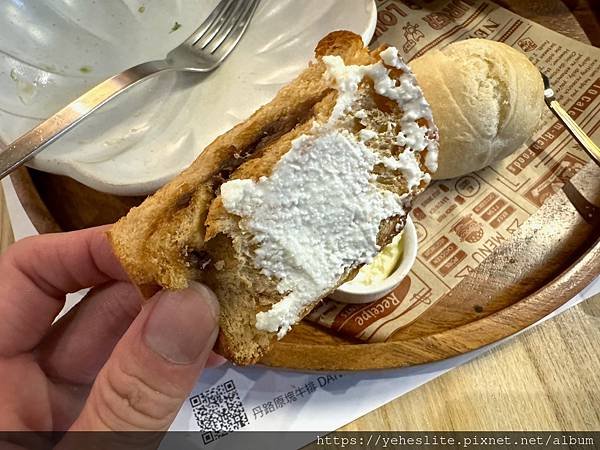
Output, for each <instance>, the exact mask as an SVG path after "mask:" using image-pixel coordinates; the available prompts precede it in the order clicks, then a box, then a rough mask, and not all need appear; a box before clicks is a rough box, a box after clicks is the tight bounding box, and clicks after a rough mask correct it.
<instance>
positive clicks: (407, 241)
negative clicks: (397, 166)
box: [335, 215, 419, 297]
mask: <svg viewBox="0 0 600 450" xmlns="http://www.w3.org/2000/svg"><path fill="white" fill-rule="evenodd" d="M403 233H404V235H403V237H402V243H403V244H404V247H403V253H402V256H401V259H402V260H401V262H400V263H399V264H398V266H397V267H396V268H395V269H394V271H393V272H392V273H391V274H390V275H389V276H388V277H387V278H386V279H385V280H383V281H381V282H380V283H377V284H374V285H371V286H365V285H358V284H357V285H351V284H350V282H348V283H344V284H342V285H341V286H339V287H338V288H337V289H336V290H335V291H336V292H339V293H344V294H352V295H364V296H369V297H370V296H373V295H374V294H379V293H382V294H383V293H385V292H389V291H390V290H392V289H394V288H395V287H396V286H398V285H399V284H400V283H401V282H402V280H404V278H406V276H407V275H408V273H409V272H410V269H411V268H412V267H413V265H414V264H415V261H416V259H417V249H418V246H419V245H418V239H417V230H416V228H415V224H414V222H413V221H412V218H411V217H410V215H408V216H406V224H405V225H404V230H403Z"/></svg>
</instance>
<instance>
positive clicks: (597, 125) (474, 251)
mask: <svg viewBox="0 0 600 450" xmlns="http://www.w3.org/2000/svg"><path fill="white" fill-rule="evenodd" d="M377 5H378V11H379V14H378V22H377V28H376V31H375V36H374V38H373V41H372V44H371V46H372V47H377V46H379V45H380V44H382V43H388V44H390V45H394V46H396V47H397V48H398V49H399V51H400V53H401V55H402V56H403V57H404V58H405V60H407V61H410V60H412V59H414V58H417V57H419V56H421V55H423V54H424V53H425V52H426V51H427V50H430V49H432V48H441V47H444V46H446V45H448V44H450V43H452V42H455V41H458V40H462V39H468V38H485V39H493V40H495V41H500V42H504V43H505V44H508V45H510V46H512V47H514V48H515V49H517V50H519V51H521V52H523V53H524V54H525V55H526V56H527V57H528V58H529V59H530V60H531V61H532V62H533V63H534V64H535V65H536V66H537V67H538V68H539V69H540V70H542V71H543V72H544V73H545V74H546V75H547V76H548V77H549V78H550V80H551V81H552V84H553V87H554V89H555V91H556V95H557V99H558V100H559V102H560V103H561V104H562V105H563V107H564V108H565V109H567V110H568V111H569V114H570V115H571V117H573V118H574V119H575V120H577V122H578V123H579V124H580V125H581V126H582V128H583V129H584V130H585V131H586V132H587V133H588V134H589V135H590V136H591V137H592V139H595V140H596V141H598V140H600V114H599V110H600V49H598V48H594V47H591V46H589V45H585V44H583V43H581V42H578V41H575V40H573V39H570V38H567V37H565V36H563V35H561V34H558V33H555V32H554V31H551V30H549V29H547V28H544V27H542V26H541V25H538V24H536V23H534V22H531V21H529V20H527V19H524V18H523V17H520V16H517V15H516V14H513V13H511V12H510V11H508V10H506V9H504V8H501V7H499V6H498V5H496V4H494V3H492V2H489V1H481V0H470V1H464V0H451V1H448V0H444V1H432V2H416V1H394V0H379V1H377ZM588 161H589V158H588V157H587V156H586V155H585V153H584V152H583V150H581V149H580V148H579V147H578V146H577V144H576V142H575V141H574V140H573V139H572V137H571V135H570V134H569V133H568V132H567V130H566V129H565V128H564V126H563V125H562V124H560V123H559V122H558V120H557V119H556V118H555V117H554V116H553V115H552V113H551V112H550V111H547V112H546V115H545V117H544V121H543V124H542V125H541V126H540V128H539V131H538V132H537V133H536V134H535V136H533V138H532V140H531V142H528V143H527V144H526V145H524V146H523V147H522V148H520V149H519V150H518V151H517V152H515V153H514V154H513V155H511V156H509V157H508V158H506V159H505V160H503V161H500V162H498V163H497V164H495V165H493V166H491V167H487V168H485V169H483V170H481V171H479V172H476V173H472V174H469V175H466V176H463V177H460V178H457V179H452V180H443V181H438V182H435V183H433V184H432V185H431V186H429V187H428V188H427V190H426V191H425V192H424V193H423V194H421V195H420V196H419V197H418V198H417V199H416V200H415V202H414V206H413V211H412V218H413V221H414V223H415V227H416V229H417V235H418V239H419V253H418V257H417V262H416V264H415V265H414V267H413V269H412V271H411V273H410V275H409V276H408V277H406V278H405V280H404V281H403V283H402V284H401V285H400V286H399V287H398V288H397V289H396V290H395V291H394V292H392V293H391V294H389V295H388V296H387V297H385V298H383V299H381V300H379V301H377V302H374V303H371V304H367V305H345V304H342V303H338V302H335V301H333V300H330V299H328V300H326V301H325V302H323V303H322V304H321V305H320V306H319V307H318V308H316V309H315V310H314V311H313V312H312V313H311V314H310V316H309V320H311V321H312V322H315V323H318V324H319V325H321V326H324V327H327V328H330V329H332V330H334V331H335V332H337V333H339V334H342V335H346V336H351V337H354V338H358V339H361V340H364V341H368V342H382V341H385V340H387V339H388V338H389V337H390V336H391V335H393V334H394V333H395V332H396V331H398V330H399V329H400V328H402V327H404V326H406V325H408V324H410V323H411V322H413V321H414V320H415V319H416V318H418V317H419V316H420V315H421V314H423V313H424V312H425V311H426V310H427V309H429V308H431V306H433V305H434V304H435V303H436V301H438V300H439V299H440V298H442V297H443V296H444V295H445V294H446V293H448V292H449V291H450V290H451V289H452V288H454V287H455V286H456V285H458V283H460V282H461V280H462V279H463V278H465V277H466V276H467V275H469V274H470V273H471V272H472V271H473V270H474V269H475V268H476V267H478V266H479V264H480V263H481V262H482V261H483V260H484V259H485V258H486V257H487V256H488V255H489V254H490V253H491V252H492V251H493V250H494V249H495V248H496V247H498V246H499V245H500V244H502V243H503V242H505V241H506V240H507V239H508V238H509V237H510V235H512V234H513V233H514V232H515V231H516V230H517V228H518V227H519V226H520V225H521V224H522V223H523V222H524V221H525V220H527V218H528V217H530V216H531V215H532V214H533V213H535V212H536V211H537V210H538V208H540V207H541V206H542V204H543V203H544V201H545V200H546V199H548V198H549V197H550V196H552V195H553V194H555V193H556V192H558V191H560V190H561V188H562V186H563V184H564V183H565V182H566V181H567V180H569V179H570V178H571V177H572V176H573V175H574V174H576V173H577V172H578V171H579V170H580V169H581V168H582V167H583V166H584V165H585V164H586V163H587V162H588Z"/></svg>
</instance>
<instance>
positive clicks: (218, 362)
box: [206, 352, 227, 367]
mask: <svg viewBox="0 0 600 450" xmlns="http://www.w3.org/2000/svg"><path fill="white" fill-rule="evenodd" d="M226 362H227V360H226V359H225V358H223V357H222V356H221V355H217V354H216V353H215V352H210V355H209V357H208V360H207V361H206V367H219V366H222V365H223V364H225V363H226Z"/></svg>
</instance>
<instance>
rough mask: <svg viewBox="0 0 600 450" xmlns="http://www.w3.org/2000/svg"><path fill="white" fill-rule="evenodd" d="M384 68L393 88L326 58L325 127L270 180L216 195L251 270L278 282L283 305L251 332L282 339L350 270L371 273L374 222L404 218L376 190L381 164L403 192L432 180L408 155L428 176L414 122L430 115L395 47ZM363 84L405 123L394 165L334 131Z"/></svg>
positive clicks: (300, 141)
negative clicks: (235, 223) (330, 93)
mask: <svg viewBox="0 0 600 450" xmlns="http://www.w3.org/2000/svg"><path fill="white" fill-rule="evenodd" d="M381 58H382V60H383V62H385V63H386V64H387V65H388V66H392V67H396V68H398V69H401V70H402V71H403V75H402V77H401V79H400V80H399V81H400V83H399V84H398V83H397V82H396V80H394V79H393V78H391V77H390V76H389V69H388V68H387V67H386V66H385V65H384V64H383V62H378V63H375V64H372V65H368V66H346V65H345V64H344V62H343V60H342V59H341V58H340V57H336V56H326V57H324V58H323V61H324V63H325V64H326V66H327V76H328V77H329V79H330V80H331V83H332V85H333V86H334V87H335V88H337V90H338V98H337V102H336V105H335V107H334V110H333V112H332V114H331V116H330V118H329V120H328V122H327V123H325V124H321V123H317V122H315V124H314V125H313V129H312V130H311V132H310V133H309V134H306V135H302V136H300V137H298V138H297V139H295V140H294V141H293V142H292V147H291V149H290V150H289V151H288V152H287V153H286V154H285V155H284V156H283V157H282V158H281V159H280V160H279V162H278V163H277V164H276V165H275V167H274V168H273V171H272V173H271V175H270V176H268V177H261V178H260V179H259V180H258V181H254V180H250V179H236V180H231V181H228V182H226V183H224V184H223V185H222V186H221V198H222V201H223V205H224V207H225V209H226V210H227V211H228V212H229V213H231V214H235V215H237V216H239V217H240V222H239V224H240V227H241V228H242V229H243V230H244V231H245V232H248V233H250V234H251V235H252V236H253V238H252V241H251V247H252V248H253V249H254V255H253V256H254V264H255V265H256V267H258V268H259V269H260V270H261V273H263V274H264V275H265V276H267V277H271V278H273V279H275V280H277V283H278V284H277V290H278V292H279V293H281V294H282V295H283V298H282V300H281V301H279V302H278V303H276V304H275V305H273V306H272V307H271V309H270V310H269V311H265V312H260V313H258V314H257V315H256V328H257V329H259V330H264V331H269V332H277V336H278V337H279V338H281V337H283V336H284V335H285V334H286V333H287V331H289V329H290V327H291V326H292V325H293V324H294V323H296V322H297V321H298V320H299V318H300V317H301V316H302V314H303V312H305V309H306V308H307V307H308V306H309V305H310V304H311V303H312V301H313V300H314V299H315V298H320V297H323V296H324V295H326V294H327V293H328V292H329V291H330V290H331V288H332V286H335V285H336V284H337V283H338V281H339V279H340V278H341V277H342V276H343V275H344V274H346V273H348V271H349V270H351V269H352V268H354V267H357V266H359V265H362V264H368V263H370V262H371V261H372V260H373V257H374V256H375V255H377V253H378V252H379V251H380V248H379V246H378V245H377V236H378V233H379V227H380V223H381V221H383V220H385V219H388V218H390V217H393V216H396V215H403V214H404V213H405V209H404V204H405V201H406V197H408V195H409V194H405V195H402V196H399V195H398V194H395V193H393V192H391V191H388V190H385V189H381V188H379V187H377V185H376V184H375V183H374V181H375V179H376V176H375V175H374V174H373V173H372V172H373V168H374V167H375V166H376V165H378V164H383V165H384V166H386V167H389V168H391V169H398V170H400V171H401V173H402V174H403V175H404V177H405V178H406V180H407V183H408V186H409V189H412V188H413V187H415V186H418V185H419V184H420V182H421V180H425V181H427V182H428V181H429V174H427V173H424V172H423V171H422V170H421V169H420V167H419V163H418V159H417V158H416V155H415V152H420V151H423V150H424V149H428V155H427V158H426V159H427V161H426V165H427V167H428V168H429V169H430V170H435V168H436V164H437V158H436V155H437V143H436V142H435V140H430V139H429V138H428V137H427V131H428V130H427V129H426V128H423V129H421V128H422V127H419V126H418V125H417V124H416V120H418V119H420V118H425V119H427V120H428V122H429V123H430V124H432V123H433V122H432V119H431V110H430V108H429V105H428V104H427V102H426V101H425V100H424V98H423V95H422V93H421V90H420V89H419V88H418V86H417V85H416V82H415V79H414V76H413V75H412V73H411V72H410V69H409V68H408V67H407V66H406V65H405V64H404V63H403V62H402V61H401V59H400V58H399V57H398V52H397V50H396V49H394V48H388V49H387V50H385V51H384V52H382V53H381ZM365 77H369V78H370V79H372V80H373V82H374V86H375V90H376V92H377V93H378V94H380V95H383V96H385V97H388V98H390V99H392V100H395V101H396V102H398V104H399V106H400V107H401V109H402V111H403V112H404V115H403V117H402V119H401V120H402V124H401V125H402V126H401V127H400V128H401V130H402V131H401V132H400V133H399V134H398V136H397V141H398V145H401V146H404V147H405V150H404V152H403V153H402V154H400V155H399V157H397V158H393V157H383V156H381V155H380V154H378V153H376V152H375V151H373V150H371V149H370V148H369V147H368V146H367V144H368V142H369V141H370V140H372V139H375V138H376V137H377V132H375V131H374V130H368V129H363V130H361V131H360V132H359V136H358V137H356V136H355V135H353V134H352V133H351V132H350V131H348V130H346V129H343V128H341V127H339V126H336V124H339V122H340V121H341V120H344V118H347V117H348V115H351V116H353V117H356V118H358V119H359V120H360V119H361V116H362V117H363V118H364V117H365V112H364V111H362V112H361V111H360V110H359V111H356V112H355V113H353V109H352V107H353V106H354V105H355V100H356V98H357V95H358V90H359V83H360V82H361V81H362V80H363V79H364V78H365Z"/></svg>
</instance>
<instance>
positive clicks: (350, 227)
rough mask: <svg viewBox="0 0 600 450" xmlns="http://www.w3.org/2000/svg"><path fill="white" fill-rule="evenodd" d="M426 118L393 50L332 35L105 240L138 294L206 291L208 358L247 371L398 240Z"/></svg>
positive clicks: (427, 170)
mask: <svg viewBox="0 0 600 450" xmlns="http://www.w3.org/2000/svg"><path fill="white" fill-rule="evenodd" d="M437 145H438V136H437V129H436V128H435V125H434V124H433V121H432V115H431V109H430V107H429V105H428V104H427V102H426V101H425V99H424V98H423V94H422V92H421V90H420V89H419V87H418V86H417V85H416V82H415V78H414V76H413V75H412V73H411V72H410V69H409V68H408V67H407V66H406V65H405V64H404V62H403V61H402V60H401V59H400V58H399V57H398V53H397V50H396V49H394V48H386V47H381V48H379V49H377V50H375V51H373V52H369V51H368V49H366V48H365V47H364V45H363V42H362V39H361V38H360V36H357V35H356V34H354V33H350V32H347V31H339V32H334V33H331V34H329V35H328V36H326V37H325V38H324V39H322V40H321V42H320V43H319V45H318V46H317V48H316V55H315V60H314V61H313V62H312V63H311V64H310V65H309V67H308V68H307V69H306V70H305V71H304V72H302V73H301V74H300V75H299V76H298V77H297V78H296V79H295V80H294V81H292V82H291V83H290V84H289V85H288V86H286V87H284V88H283V89H282V90H281V91H280V92H279V93H278V94H277V96H276V97H275V98H274V99H273V100H272V101H271V102H270V103H268V104H267V105H265V106H263V107H262V108H260V109H259V110H258V111H257V112H256V113H254V114H253V115H252V116H251V117H250V118H248V120H246V121H244V122H242V123H240V124H239V125H237V126H236V127H235V128H233V129H232V130H230V131H228V132H227V133H225V134H224V135H222V136H220V137H219V138H217V139H216V140H215V141H214V142H213V143H212V144H210V145H209V146H208V147H207V148H206V149H205V150H204V152H203V153H202V154H201V155H200V156H199V157H198V159H197V160H196V161H195V162H194V163H193V164H192V165H191V166H190V167H189V168H188V169H187V170H185V171H184V172H183V173H182V174H181V175H179V176H178V177H177V178H175V179H174V180H173V181H171V182H170V183H169V184H167V185H166V186H164V187H163V188H162V189H160V190H159V191H158V192H157V193H156V194H154V195H153V196H151V197H149V198H148V199H147V200H146V201H145V202H144V203H143V204H142V205H141V206H139V207H137V208H133V209H132V210H131V211H130V212H129V214H128V215H127V217H125V218H123V219H121V220H120V221H119V222H118V223H117V224H116V225H115V226H114V227H113V228H112V230H111V231H110V233H109V235H110V239H111V242H112V244H113V247H114V250H115V253H116V254H117V256H118V257H119V259H120V260H121V262H122V263H123V266H124V267H125V269H126V270H127V272H128V273H129V275H130V277H131V279H132V281H133V282H134V283H136V284H137V285H138V286H140V288H141V289H142V290H143V292H145V294H146V295H149V294H151V293H152V291H153V290H155V289H158V288H160V287H163V288H169V289H181V288H184V287H186V286H187V284H188V281H189V280H193V279H194V280H199V281H202V282H204V283H206V284H207V285H208V286H210V287H211V288H212V289H213V290H214V291H215V293H216V294H217V298H218V299H219V302H220V305H221V316H220V327H221V328H220V334H219V339H218V342H217V350H218V351H219V352H220V353H221V354H223V355H225V356H226V357H227V358H229V359H231V360H232V361H234V362H235V363H238V364H250V363H253V362H255V361H257V360H258V359H259V358H260V357H261V355H262V354H263V353H264V352H265V351H267V350H268V349H269V347H270V345H271V344H272V342H273V341H274V340H275V339H276V338H277V337H282V336H283V335H284V334H285V333H286V332H287V331H288V330H289V329H290V327H291V326H292V325H294V324H295V323H297V322H298V321H299V320H300V319H301V318H302V317H304V316H305V315H306V314H307V313H308V312H309V311H310V310H311V309H312V308H313V307H314V306H315V305H316V304H317V303H318V302H319V301H320V300H321V299H322V298H324V297H325V296H326V295H327V294H328V293H330V292H331V291H333V290H334V289H335V288H336V287H337V286H339V285H340V284H342V283H343V282H345V281H346V280H347V279H348V278H350V277H352V276H353V274H355V273H356V271H357V269H358V268H359V267H361V266H362V265H363V264H365V263H368V262H369V261H370V260H371V259H372V257H373V256H375V255H376V254H377V253H378V251H379V249H380V248H381V247H382V246H384V245H387V244H388V243H390V242H391V240H392V239H393V238H394V236H395V235H397V234H398V233H399V232H400V231H401V230H402V229H403V227H404V223H405V219H406V216H407V214H408V213H409V211H410V208H411V204H412V198H413V196H414V195H416V194H418V193H419V192H421V191H422V190H423V189H425V187H426V186H427V185H428V183H429V181H430V180H431V173H432V172H434V171H435V168H436V165H437V163H436V160H437V159H436V157H437Z"/></svg>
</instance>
